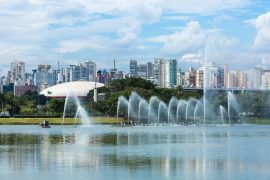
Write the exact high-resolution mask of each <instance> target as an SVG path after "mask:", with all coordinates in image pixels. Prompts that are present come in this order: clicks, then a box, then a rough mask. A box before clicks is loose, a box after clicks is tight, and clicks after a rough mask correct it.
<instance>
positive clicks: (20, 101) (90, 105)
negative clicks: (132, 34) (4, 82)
mask: <svg viewBox="0 0 270 180" xmlns="http://www.w3.org/2000/svg"><path fill="white" fill-rule="evenodd" d="M132 91H136V92H137V93H138V94H139V95H140V96H142V97H144V98H145V99H146V100H149V99H150V97H151V96H157V97H158V98H159V99H161V100H163V101H164V102H165V103H167V104H168V102H169V101H170V99H171V97H172V96H174V97H176V98H178V99H186V100H188V99H189V98H196V99H200V98H202V96H203V92H202V90H192V91H186V90H183V89H182V88H181V87H180V86H179V87H177V88H171V89H169V88H159V87H157V86H156V85H154V84H153V83H152V82H150V81H147V80H144V79H141V78H126V79H120V80H114V81H112V82H110V83H109V84H108V85H106V86H104V87H101V88H98V93H106V98H105V100H102V101H98V102H94V101H93V96H94V91H93V90H91V91H90V92H89V93H88V96H87V99H84V100H82V101H83V102H82V105H83V106H84V107H85V109H86V110H87V111H88V112H89V113H90V114H91V115H101V116H104V115H105V116H106V115H109V116H115V115H116V113H117V102H118V97H119V96H124V97H126V98H127V99H128V98H129V96H130V94H131V93H132ZM234 96H235V98H236V100H237V102H238V104H239V111H240V113H241V115H243V116H253V117H263V118H265V117H267V118H269V117H270V92H262V91H251V92H249V91H235V92H234ZM207 99H208V101H209V103H210V104H211V106H212V107H213V111H214V112H219V109H218V108H219V106H220V105H222V106H223V107H224V108H225V109H227V105H228V103H227V102H228V101H227V92H226V91H209V92H208V93H207ZM64 101H65V100H64V99H48V98H46V97H45V96H43V95H39V94H38V93H37V92H30V91H28V92H26V94H25V95H23V96H22V97H14V96H13V93H4V94H1V93H0V110H1V111H8V112H9V113H10V115H11V116H14V115H15V116H58V117H60V116H62V115H63V110H64V103H65V102H64ZM69 108H70V110H69V109H67V115H68V116H72V117H74V115H75V113H76V107H75V104H74V106H72V105H69Z"/></svg>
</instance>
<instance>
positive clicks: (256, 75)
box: [253, 67, 263, 89]
mask: <svg viewBox="0 0 270 180" xmlns="http://www.w3.org/2000/svg"><path fill="white" fill-rule="evenodd" d="M262 75H263V69H262V68H260V67H255V68H254V69H253V88H254V89H260V88H261V85H262Z"/></svg>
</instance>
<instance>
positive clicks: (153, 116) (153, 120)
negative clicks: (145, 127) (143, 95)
mask: <svg viewBox="0 0 270 180" xmlns="http://www.w3.org/2000/svg"><path fill="white" fill-rule="evenodd" d="M159 102H160V100H159V99H158V98H157V97H156V96H152V97H151V98H150V101H149V108H148V109H149V111H148V124H157V123H158V121H157V119H158V107H159Z"/></svg>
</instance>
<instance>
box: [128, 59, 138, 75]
mask: <svg viewBox="0 0 270 180" xmlns="http://www.w3.org/2000/svg"><path fill="white" fill-rule="evenodd" d="M137 70H138V67H137V61H136V60H133V59H131V60H130V62H129V76H130V77H137Z"/></svg>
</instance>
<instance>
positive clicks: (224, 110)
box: [219, 105, 227, 124]
mask: <svg viewBox="0 0 270 180" xmlns="http://www.w3.org/2000/svg"><path fill="white" fill-rule="evenodd" d="M219 113H220V118H221V122H222V124H225V116H226V114H227V111H226V109H225V108H224V107H223V106H222V105H220V106H219Z"/></svg>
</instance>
